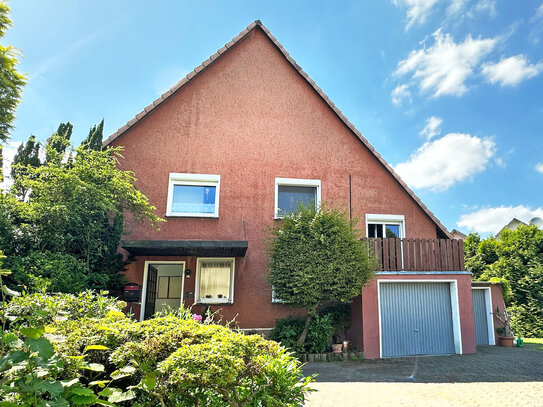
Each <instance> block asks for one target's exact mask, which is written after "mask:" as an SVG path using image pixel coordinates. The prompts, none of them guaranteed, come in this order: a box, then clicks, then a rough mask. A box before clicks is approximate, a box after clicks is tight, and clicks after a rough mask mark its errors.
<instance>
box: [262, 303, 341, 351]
mask: <svg viewBox="0 0 543 407" xmlns="http://www.w3.org/2000/svg"><path fill="white" fill-rule="evenodd" d="M341 305H343V304H341ZM346 315H347V314H346V311H345V308H344V307H341V306H338V305H333V306H328V307H325V308H323V309H322V310H320V311H319V313H318V314H316V315H315V316H314V317H313V318H312V319H311V322H310V324H309V329H308V333H307V338H306V340H305V343H304V344H300V343H298V338H299V337H300V335H301V333H302V331H303V329H304V323H305V319H304V318H300V317H294V316H289V317H287V318H283V319H278V320H277V321H275V327H274V328H273V329H272V330H271V332H270V339H272V340H274V341H276V342H280V343H281V345H283V346H284V347H285V348H288V349H290V350H292V351H293V352H295V353H298V354H300V353H305V352H308V353H322V352H325V351H326V350H327V349H328V348H329V347H330V342H331V339H332V335H334V334H338V333H343V331H344V330H345V326H346V325H347V323H346V322H345V317H346Z"/></svg>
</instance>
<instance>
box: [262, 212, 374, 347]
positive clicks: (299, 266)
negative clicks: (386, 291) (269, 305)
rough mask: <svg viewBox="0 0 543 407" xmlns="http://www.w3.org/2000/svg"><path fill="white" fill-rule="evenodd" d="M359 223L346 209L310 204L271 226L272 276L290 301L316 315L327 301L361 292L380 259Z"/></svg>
mask: <svg viewBox="0 0 543 407" xmlns="http://www.w3.org/2000/svg"><path fill="white" fill-rule="evenodd" d="M355 224H356V221H349V219H348V217H347V215H346V214H345V213H343V212H339V211H336V210H326V209H323V210H315V209H314V208H313V207H311V206H307V207H305V208H301V209H300V210H299V211H298V213H296V214H291V215H289V216H287V217H285V218H284V219H283V220H282V222H281V223H280V224H279V226H277V227H275V228H273V229H271V230H270V234H271V239H270V242H269V257H270V270H269V275H268V281H269V283H270V284H271V285H272V286H273V288H274V290H275V294H276V296H277V297H278V298H281V300H282V301H283V303H284V304H286V305H290V306H292V307H300V308H304V309H305V310H306V311H307V313H308V316H309V318H310V319H311V318H312V317H313V316H314V315H315V314H316V311H317V309H318V308H319V307H322V306H323V305H324V304H327V303H330V302H344V303H347V302H349V301H351V300H352V299H353V298H354V297H356V296H357V295H359V294H360V292H361V289H362V286H363V285H364V284H365V283H366V281H368V280H369V279H370V278H371V277H372V276H373V270H374V264H373V262H372V260H371V259H370V257H369V256H368V251H367V248H366V247H365V246H364V245H363V244H362V242H361V241H360V239H359V234H358V233H357V230H356V229H355V228H354V225H355ZM303 336H304V333H302V334H301V336H300V338H299V341H300V342H303V339H304V337H303Z"/></svg>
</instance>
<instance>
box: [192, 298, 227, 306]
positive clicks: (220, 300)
mask: <svg viewBox="0 0 543 407" xmlns="http://www.w3.org/2000/svg"><path fill="white" fill-rule="evenodd" d="M233 303H234V302H233V301H230V300H225V299H224V298H208V299H205V300H199V301H196V302H195V303H194V304H195V305H232V304H233Z"/></svg>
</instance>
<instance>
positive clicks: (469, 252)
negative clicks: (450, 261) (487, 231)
mask: <svg viewBox="0 0 543 407" xmlns="http://www.w3.org/2000/svg"><path fill="white" fill-rule="evenodd" d="M470 237H472V235H470ZM470 237H468V239H467V242H470V243H469V244H467V245H466V250H465V255H466V266H467V269H468V270H470V271H472V272H473V277H474V278H475V279H478V280H492V279H497V280H502V281H503V282H504V283H505V284H506V286H508V287H510V291H511V293H510V295H506V296H505V297H506V301H507V302H508V305H509V313H510V315H511V326H512V328H513V330H514V331H515V332H516V333H518V334H521V335H525V336H532V337H541V336H543V230H539V229H538V228H537V226H535V225H529V226H525V225H520V226H519V227H518V228H517V229H516V230H504V231H503V232H502V234H501V236H500V238H499V239H494V238H492V237H491V238H488V239H485V240H480V238H479V237H478V236H477V235H473V238H472V239H471V240H470ZM477 240H478V241H477Z"/></svg>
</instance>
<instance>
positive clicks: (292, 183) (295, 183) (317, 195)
mask: <svg viewBox="0 0 543 407" xmlns="http://www.w3.org/2000/svg"><path fill="white" fill-rule="evenodd" d="M320 204H321V181H320V180H318V179H296V178H275V218H282V217H283V216H285V215H288V214H291V213H295V212H296V211H297V210H298V208H299V206H300V205H304V206H305V205H315V208H318V207H320Z"/></svg>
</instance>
